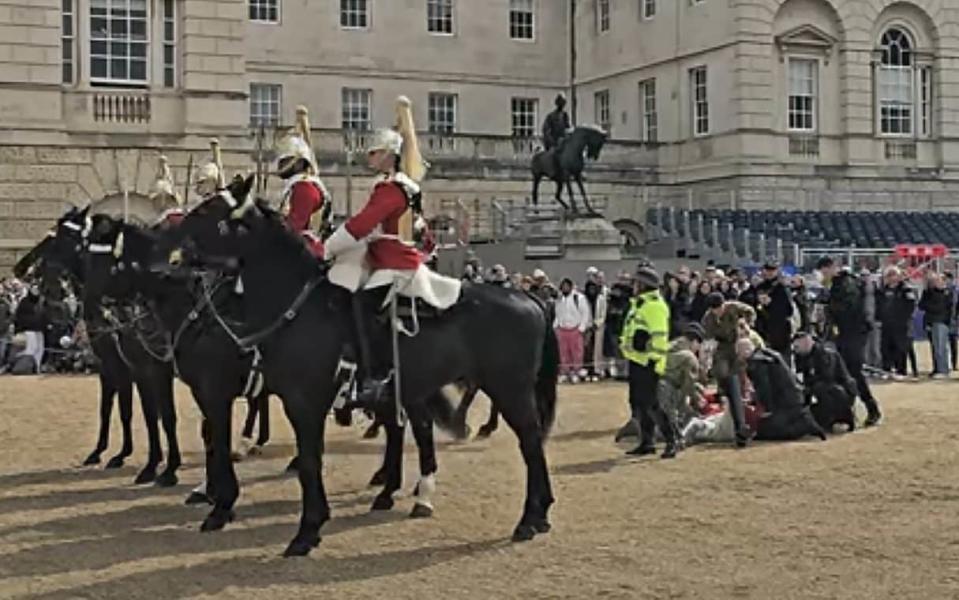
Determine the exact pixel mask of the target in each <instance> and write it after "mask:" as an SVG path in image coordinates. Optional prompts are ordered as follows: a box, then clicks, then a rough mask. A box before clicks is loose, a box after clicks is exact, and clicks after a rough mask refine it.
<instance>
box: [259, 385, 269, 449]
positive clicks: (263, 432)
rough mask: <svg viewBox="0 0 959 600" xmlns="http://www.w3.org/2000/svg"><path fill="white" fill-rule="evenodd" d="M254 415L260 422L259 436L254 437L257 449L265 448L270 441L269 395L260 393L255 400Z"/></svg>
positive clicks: (263, 392)
mask: <svg viewBox="0 0 959 600" xmlns="http://www.w3.org/2000/svg"><path fill="white" fill-rule="evenodd" d="M256 413H257V416H258V418H259V421H260V434H259V435H258V436H257V437H256V445H257V447H258V448H263V446H266V444H267V442H269V441H270V393H269V392H267V391H265V390H264V391H262V392H260V395H259V396H257V398H256Z"/></svg>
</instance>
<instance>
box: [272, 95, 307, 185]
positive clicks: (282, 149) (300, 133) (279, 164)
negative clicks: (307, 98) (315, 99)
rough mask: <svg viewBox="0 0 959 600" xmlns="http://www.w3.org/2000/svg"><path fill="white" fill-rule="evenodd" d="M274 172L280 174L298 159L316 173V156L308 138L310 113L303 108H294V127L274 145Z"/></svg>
mask: <svg viewBox="0 0 959 600" xmlns="http://www.w3.org/2000/svg"><path fill="white" fill-rule="evenodd" d="M275 150H276V171H277V172H278V173H282V172H283V171H284V170H286V169H288V168H289V166H290V165H291V164H292V163H293V162H295V161H296V160H298V159H303V160H305V161H306V162H307V164H308V165H309V167H310V169H312V170H313V173H314V174H315V173H316V170H317V169H316V156H315V155H314V154H313V144H312V140H311V138H310V113H309V111H308V110H307V109H306V107H305V106H297V107H296V125H294V127H293V129H292V130H290V131H288V132H287V134H286V135H284V136H283V137H282V138H280V140H279V141H278V142H277V144H276V148H275Z"/></svg>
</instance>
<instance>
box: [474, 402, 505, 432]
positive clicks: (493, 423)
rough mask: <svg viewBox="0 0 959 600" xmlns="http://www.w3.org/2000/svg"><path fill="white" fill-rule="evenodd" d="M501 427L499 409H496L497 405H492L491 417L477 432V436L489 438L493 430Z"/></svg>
mask: <svg viewBox="0 0 959 600" xmlns="http://www.w3.org/2000/svg"><path fill="white" fill-rule="evenodd" d="M498 427H499V411H498V410H496V407H495V406H493V405H490V407H489V419H487V420H486V423H485V424H484V425H483V426H482V427H480V429H479V432H478V433H477V434H476V437H480V438H488V437H489V436H491V435H493V432H494V431H496V429H497V428H498Z"/></svg>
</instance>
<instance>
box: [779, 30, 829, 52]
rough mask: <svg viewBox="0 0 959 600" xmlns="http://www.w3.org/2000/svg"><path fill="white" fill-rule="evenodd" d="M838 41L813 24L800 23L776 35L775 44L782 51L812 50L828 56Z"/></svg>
mask: <svg viewBox="0 0 959 600" xmlns="http://www.w3.org/2000/svg"><path fill="white" fill-rule="evenodd" d="M838 42H839V40H837V39H836V38H835V37H833V36H832V35H830V34H828V33H826V32H825V31H823V30H822V29H820V28H818V27H816V26H815V25H800V26H798V27H794V28H792V29H790V30H788V31H785V32H783V33H781V34H779V35H777V36H776V45H777V46H778V47H779V50H780V51H781V52H783V53H787V52H795V51H800V52H813V53H816V54H822V55H824V56H827V57H828V55H829V54H830V53H831V51H832V49H833V47H834V46H836V44H837V43H838Z"/></svg>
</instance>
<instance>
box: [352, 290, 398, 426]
mask: <svg viewBox="0 0 959 600" xmlns="http://www.w3.org/2000/svg"><path fill="white" fill-rule="evenodd" d="M362 293H363V292H356V293H355V294H353V324H354V325H355V327H356V338H357V342H358V343H357V346H358V347H359V349H360V359H361V361H362V364H363V381H362V382H361V383H360V389H359V392H358V393H357V395H356V401H357V404H359V405H361V406H365V407H369V408H374V407H375V406H376V405H377V404H379V401H380V399H381V398H382V397H383V393H384V392H385V391H386V386H387V383H388V382H389V378H386V379H378V378H377V377H376V376H375V375H374V373H376V362H375V360H374V355H373V349H372V345H371V343H370V329H372V326H373V325H372V324H371V323H370V320H371V315H370V314H368V313H370V312H371V311H370V310H369V309H367V307H366V306H365V303H364V302H363V298H362V297H361V295H360V294H362Z"/></svg>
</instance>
